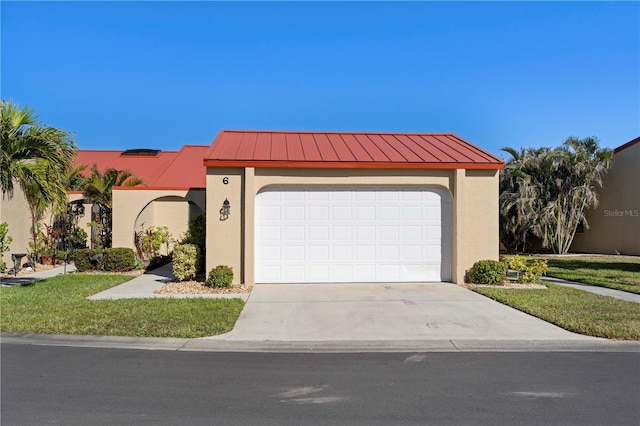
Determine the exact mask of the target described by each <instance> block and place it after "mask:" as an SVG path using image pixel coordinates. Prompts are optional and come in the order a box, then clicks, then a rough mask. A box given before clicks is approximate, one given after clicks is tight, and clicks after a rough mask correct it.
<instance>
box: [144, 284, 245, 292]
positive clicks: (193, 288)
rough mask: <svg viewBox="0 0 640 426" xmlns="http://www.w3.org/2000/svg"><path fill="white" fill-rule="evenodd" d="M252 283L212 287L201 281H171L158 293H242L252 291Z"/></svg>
mask: <svg viewBox="0 0 640 426" xmlns="http://www.w3.org/2000/svg"><path fill="white" fill-rule="evenodd" d="M252 288H253V286H252V285H249V286H248V285H232V286H231V287H226V288H212V287H207V286H205V285H204V282H201V281H182V282H170V283H167V284H165V285H163V286H162V287H160V288H159V289H158V290H156V291H154V293H156V294H242V293H251V289H252Z"/></svg>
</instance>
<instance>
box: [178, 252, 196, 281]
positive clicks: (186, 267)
mask: <svg viewBox="0 0 640 426" xmlns="http://www.w3.org/2000/svg"><path fill="white" fill-rule="evenodd" d="M199 263H200V248H199V247H198V246H197V245H195V244H176V245H175V246H174V247H173V275H174V276H175V277H176V279H177V280H178V281H187V280H191V279H193V278H195V276H196V273H197V272H198V268H199Z"/></svg>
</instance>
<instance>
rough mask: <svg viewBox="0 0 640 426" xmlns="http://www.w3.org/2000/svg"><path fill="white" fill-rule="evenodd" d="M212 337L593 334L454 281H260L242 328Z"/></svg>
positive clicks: (526, 337)
mask: <svg viewBox="0 0 640 426" xmlns="http://www.w3.org/2000/svg"><path fill="white" fill-rule="evenodd" d="M513 291H519V290H517V289H514V290H513ZM212 338H213V339H223V340H236V341H262V342H265V341H283V342H287V341H289V342H290V341H307V342H313V341H317V342H328V341H352V342H353V341H383V340H388V341H411V340H527V341H529V340H547V341H548V340H585V339H594V338H591V337H585V336H581V335H578V334H574V333H570V332H568V331H565V330H563V329H561V328H559V327H556V326H554V325H552V324H549V323H547V322H545V321H542V320H539V319H537V318H535V317H533V316H530V315H527V314H524V313H522V312H520V311H517V310H515V309H512V308H509V307H507V306H505V305H502V304H500V303H498V302H495V301H493V300H490V299H488V298H486V297H484V296H481V295H479V294H476V293H473V292H472V291H470V290H467V289H465V288H462V287H460V286H457V285H455V284H450V283H417V284H414V283H409V284H257V285H256V286H255V287H254V289H253V291H252V293H251V296H250V297H249V299H248V301H247V304H246V306H245V308H244V310H243V311H242V314H241V315H240V318H239V319H238V322H237V323H236V326H235V328H234V329H233V330H232V331H231V332H229V333H226V334H223V335H220V336H215V337H212Z"/></svg>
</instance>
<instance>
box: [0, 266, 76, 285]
mask: <svg viewBox="0 0 640 426" xmlns="http://www.w3.org/2000/svg"><path fill="white" fill-rule="evenodd" d="M75 270H76V267H75V266H73V264H69V265H67V266H66V272H67V273H68V272H75ZM64 273H65V266H64V265H63V266H57V267H55V268H51V269H45V270H43V271H36V272H32V273H30V274H28V275H20V276H17V277H9V278H2V279H0V285H2V286H6V287H9V286H14V285H23V284H29V283H32V282H34V281H40V280H44V279H47V278H51V277H55V276H56V275H62V274H64Z"/></svg>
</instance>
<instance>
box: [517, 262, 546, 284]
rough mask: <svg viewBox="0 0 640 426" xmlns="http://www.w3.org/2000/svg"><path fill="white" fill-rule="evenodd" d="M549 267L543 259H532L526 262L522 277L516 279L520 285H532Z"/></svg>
mask: <svg viewBox="0 0 640 426" xmlns="http://www.w3.org/2000/svg"><path fill="white" fill-rule="evenodd" d="M547 269H549V266H547V261H546V260H543V259H533V260H530V261H528V262H527V265H526V266H525V268H524V273H523V274H522V276H520V277H518V281H519V282H522V283H533V282H536V281H538V280H539V279H540V277H541V276H542V275H544V273H545V272H547Z"/></svg>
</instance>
